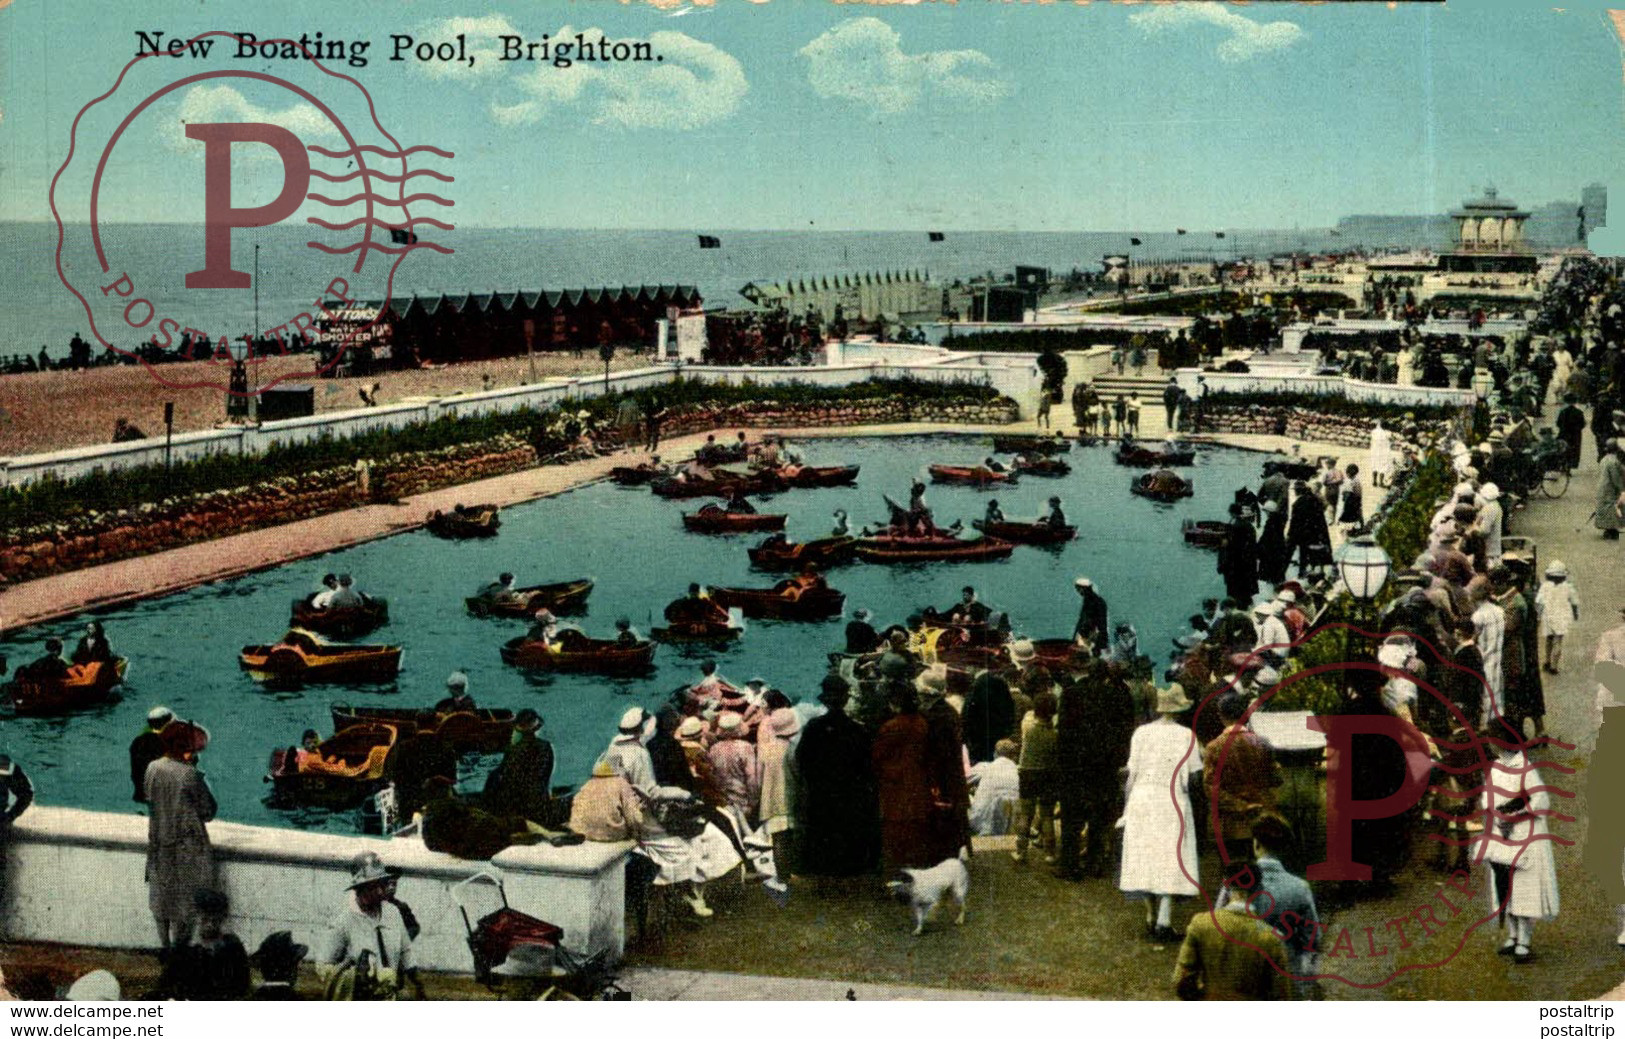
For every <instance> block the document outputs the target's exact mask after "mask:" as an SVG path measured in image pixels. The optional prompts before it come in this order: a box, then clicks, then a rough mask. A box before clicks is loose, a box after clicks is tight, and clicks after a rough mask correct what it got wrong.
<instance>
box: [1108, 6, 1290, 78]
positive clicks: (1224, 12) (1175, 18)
mask: <svg viewBox="0 0 1625 1039" xmlns="http://www.w3.org/2000/svg"><path fill="white" fill-rule="evenodd" d="M1129 21H1131V22H1133V23H1134V24H1135V25H1137V26H1139V27H1140V29H1141V30H1142V31H1144V32H1145V33H1147V34H1148V35H1152V36H1155V35H1157V34H1159V33H1162V32H1166V31H1168V30H1170V29H1181V28H1185V27H1186V26H1192V25H1214V26H1218V27H1219V28H1221V29H1223V30H1224V31H1225V32H1226V33H1228V34H1229V35H1228V36H1227V37H1226V38H1225V39H1224V40H1222V41H1220V43H1219V46H1218V48H1217V49H1216V50H1215V52H1214V53H1216V54H1217V55H1218V56H1219V60H1220V61H1227V62H1232V63H1233V62H1240V61H1251V60H1252V59H1253V58H1256V57H1258V56H1259V55H1261V54H1269V53H1271V52H1272V51H1278V50H1285V49H1286V48H1288V47H1290V46H1292V45H1293V44H1294V43H1297V42H1298V41H1299V40H1301V39H1303V36H1304V32H1303V30H1302V29H1300V28H1298V25H1297V23H1296V22H1288V21H1275V22H1255V21H1253V20H1252V19H1251V18H1248V17H1246V16H1245V15H1242V14H1239V13H1237V12H1235V11H1232V10H1230V9H1229V8H1228V7H1226V6H1225V5H1224V4H1220V3H1213V2H1204V3H1177V4H1166V5H1162V6H1158V7H1154V8H1152V9H1150V10H1147V11H1138V12H1136V13H1134V14H1131V15H1129Z"/></svg>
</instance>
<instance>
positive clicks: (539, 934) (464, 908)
mask: <svg viewBox="0 0 1625 1039" xmlns="http://www.w3.org/2000/svg"><path fill="white" fill-rule="evenodd" d="M472 884H489V885H491V886H492V887H494V888H496V893H497V897H498V899H499V900H500V901H501V903H502V904H501V906H500V907H499V908H497V909H494V910H492V911H491V912H488V913H486V914H485V915H484V916H481V917H479V919H478V921H477V922H476V921H475V919H474V918H473V917H472V916H471V915H470V914H469V899H468V896H469V890H468V889H469V886H470V885H472ZM451 899H452V901H453V902H455V903H456V904H457V910H458V912H460V913H462V914H463V927H464V929H465V930H466V931H467V932H468V951H469V952H471V953H472V954H473V955H474V980H476V981H478V982H479V983H480V984H482V985H490V984H491V983H492V975H491V971H492V969H493V968H494V967H496V966H497V965H498V964H500V963H502V962H503V961H504V960H506V959H507V958H508V954H509V953H510V952H512V951H513V950H514V949H516V948H517V947H519V946H521V945H539V946H542V947H543V948H545V949H548V950H549V951H550V952H553V953H554V954H556V953H557V951H558V945H559V939H561V938H563V937H564V929H563V928H561V927H558V926H556V925H554V924H550V923H548V922H547V921H546V920H542V919H539V918H537V917H534V916H531V915H530V914H528V913H521V912H520V911H519V910H517V909H515V908H513V907H512V906H510V905H508V892H507V890H506V888H504V887H503V885H502V878H501V877H499V876H497V875H496V874H494V873H491V872H488V871H485V870H482V871H480V872H479V873H476V874H474V875H473V876H471V877H469V878H468V879H467V880H464V881H460V882H459V883H457V884H454V885H452V888H451Z"/></svg>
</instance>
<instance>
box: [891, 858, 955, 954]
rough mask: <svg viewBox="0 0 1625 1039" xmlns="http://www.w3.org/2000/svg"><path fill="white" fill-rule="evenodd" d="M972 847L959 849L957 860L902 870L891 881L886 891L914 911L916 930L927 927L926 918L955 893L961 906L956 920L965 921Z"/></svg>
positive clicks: (917, 931) (953, 896) (945, 860)
mask: <svg viewBox="0 0 1625 1039" xmlns="http://www.w3.org/2000/svg"><path fill="white" fill-rule="evenodd" d="M968 862H970V849H969V848H960V849H959V857H958V858H957V859H943V860H942V861H941V862H939V863H937V864H936V865H935V866H932V867H931V868H930V869H904V870H899V871H898V873H899V875H900V876H901V879H899V880H892V881H888V882H887V884H886V890H888V891H890V892H891V894H892V897H893V898H895V899H897V901H899V902H904V903H907V905H908V906H909V908H910V909H912V910H913V912H914V933H915V934H916V935H918V934H920V933H921V932H923V931H924V930H925V919H926V917H928V916H930V915H931V914H932V913H933V912H935V911H936V908H937V907H938V906H940V905H941V904H942V902H943V899H944V898H945V897H947V896H952V898H953V900H954V902H956V903H958V905H959V915H958V916H956V917H954V923H956V924H962V923H964V922H965V901H966V899H967V898H968V897H969V896H970V870H969V869H967V868H966V863H968Z"/></svg>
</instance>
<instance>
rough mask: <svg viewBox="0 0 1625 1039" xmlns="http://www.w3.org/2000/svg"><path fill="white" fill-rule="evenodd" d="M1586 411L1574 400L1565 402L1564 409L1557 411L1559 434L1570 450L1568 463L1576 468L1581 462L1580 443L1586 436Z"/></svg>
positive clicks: (1572, 467) (1564, 444)
mask: <svg viewBox="0 0 1625 1039" xmlns="http://www.w3.org/2000/svg"><path fill="white" fill-rule="evenodd" d="M1585 431H1586V417H1585V412H1583V411H1581V410H1580V408H1579V406H1578V405H1576V404H1575V403H1574V402H1573V401H1570V402H1569V403H1567V404H1565V405H1564V406H1563V410H1562V411H1559V412H1558V413H1557V435H1558V436H1559V437H1561V438H1562V439H1563V446H1564V447H1565V448H1567V450H1568V465H1569V468H1570V469H1574V468H1576V467H1578V466H1579V464H1580V445H1581V442H1582V440H1583V438H1584V436H1585Z"/></svg>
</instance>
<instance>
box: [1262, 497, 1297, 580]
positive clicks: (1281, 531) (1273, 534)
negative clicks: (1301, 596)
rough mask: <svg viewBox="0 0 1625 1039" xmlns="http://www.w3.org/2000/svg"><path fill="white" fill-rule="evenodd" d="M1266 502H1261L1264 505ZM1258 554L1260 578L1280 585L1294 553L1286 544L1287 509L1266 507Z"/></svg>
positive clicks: (1284, 578)
mask: <svg viewBox="0 0 1625 1039" xmlns="http://www.w3.org/2000/svg"><path fill="white" fill-rule="evenodd" d="M1263 504H1264V503H1262V502H1261V503H1260V507H1263ZM1254 551H1255V552H1256V553H1257V556H1258V579H1259V580H1260V581H1262V582H1263V583H1264V584H1267V585H1271V586H1274V585H1278V584H1280V583H1281V582H1283V581H1285V580H1286V565H1287V563H1288V562H1289V561H1290V560H1291V558H1292V553H1291V552H1290V551H1289V550H1288V549H1287V546H1286V509H1285V508H1284V507H1279V508H1275V509H1270V508H1265V509H1264V529H1263V530H1262V531H1260V532H1259V535H1258V543H1257V545H1256V547H1255V548H1254Z"/></svg>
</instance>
